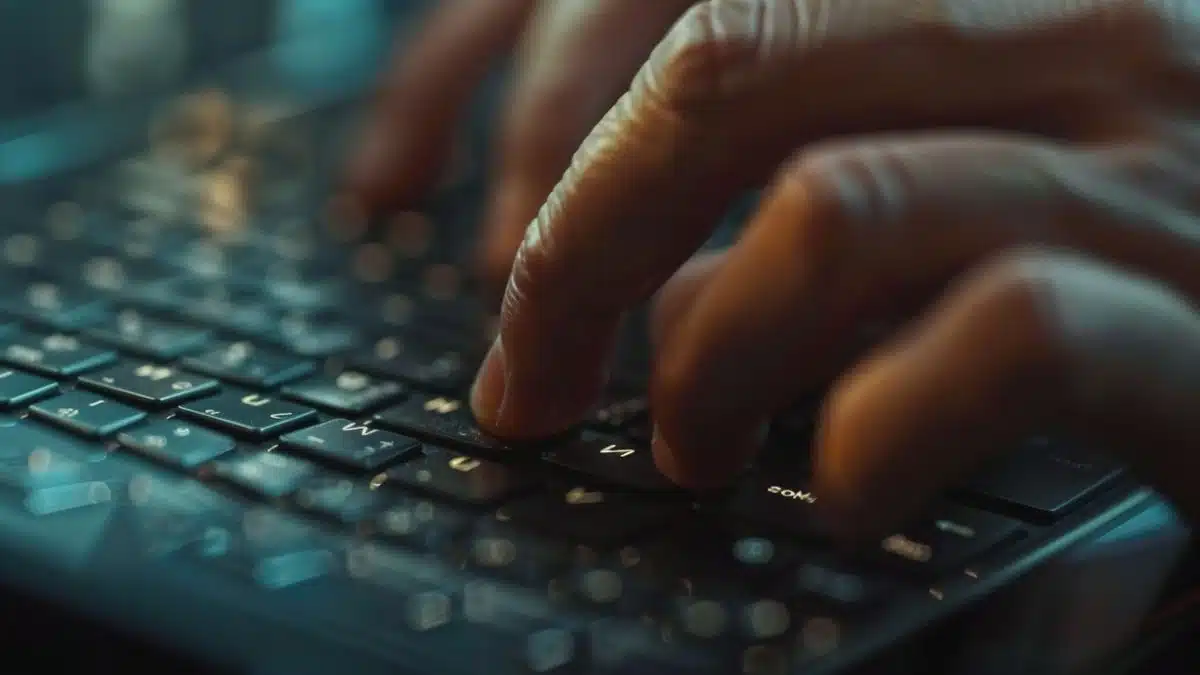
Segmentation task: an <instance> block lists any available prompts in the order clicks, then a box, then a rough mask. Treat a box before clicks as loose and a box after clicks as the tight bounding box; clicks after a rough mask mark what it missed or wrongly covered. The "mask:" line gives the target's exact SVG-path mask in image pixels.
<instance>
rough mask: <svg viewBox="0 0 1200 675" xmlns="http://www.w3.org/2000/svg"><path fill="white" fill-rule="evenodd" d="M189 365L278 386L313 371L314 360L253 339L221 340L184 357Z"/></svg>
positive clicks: (226, 377)
mask: <svg viewBox="0 0 1200 675" xmlns="http://www.w3.org/2000/svg"><path fill="white" fill-rule="evenodd" d="M183 365H184V367H186V368H190V369H192V370H196V371H199V372H201V373H204V374H206V375H212V376H213V377H219V378H221V379H223V380H229V381H231V382H237V383H239V384H244V385H247V386H251V387H267V388H269V387H274V386H276V385H280V384H283V383H285V382H289V381H291V380H295V379H298V378H300V377H303V376H305V375H307V374H309V373H310V372H312V371H313V369H314V366H313V364H312V363H311V362H308V361H302V360H300V359H296V358H294V357H291V356H288V355H287V354H283V353H281V352H276V351H273V350H270V349H263V348H261V347H256V346H255V345H253V344H251V343H249V342H217V343H214V344H213V345H211V346H210V347H209V349H207V350H205V351H203V352H200V353H199V354H196V355H195V356H188V357H185V358H184V359H183Z"/></svg>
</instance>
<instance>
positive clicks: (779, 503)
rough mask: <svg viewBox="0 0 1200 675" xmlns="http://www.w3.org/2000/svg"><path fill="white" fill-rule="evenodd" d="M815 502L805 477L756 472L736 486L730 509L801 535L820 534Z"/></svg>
mask: <svg viewBox="0 0 1200 675" xmlns="http://www.w3.org/2000/svg"><path fill="white" fill-rule="evenodd" d="M816 503H817V497H816V495H814V494H813V492H812V490H811V489H810V488H809V481H808V479H807V478H803V477H797V476H795V475H791V474H787V473H780V474H778V475H766V474H762V473H758V474H755V475H752V476H750V477H749V478H748V480H746V481H745V482H744V483H743V484H742V485H740V486H739V487H738V488H737V492H736V494H735V495H734V497H733V500H732V502H731V503H730V509H731V510H732V512H733V513H734V515H736V516H738V517H740V518H744V519H746V520H749V521H751V522H755V523H762V524H765V525H769V526H771V527H773V528H776V529H779V530H782V531H784V532H788V533H790V534H793V535H796V536H800V537H813V536H818V537H820V536H823V535H824V534H825V528H824V527H823V526H822V525H821V523H820V522H819V521H818V519H817V514H816V508H815V506H816Z"/></svg>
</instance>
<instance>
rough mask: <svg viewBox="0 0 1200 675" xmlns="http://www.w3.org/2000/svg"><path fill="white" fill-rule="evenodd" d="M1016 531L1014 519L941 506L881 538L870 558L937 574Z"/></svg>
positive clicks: (919, 573) (1013, 535)
mask: <svg viewBox="0 0 1200 675" xmlns="http://www.w3.org/2000/svg"><path fill="white" fill-rule="evenodd" d="M1020 532H1021V529H1020V525H1019V524H1018V523H1017V522H1016V521H1014V520H1009V519H1008V518H1004V517H1002V516H997V515H993V514H990V513H985V512H983V511H976V510H974V509H967V508H962V507H956V506H942V507H939V508H937V509H935V510H933V511H932V514H931V515H929V516H926V517H924V518H922V519H921V520H919V521H918V522H916V523H914V524H913V525H912V526H911V527H908V528H904V529H903V530H902V531H901V532H898V533H896V534H893V535H891V536H888V537H885V538H884V539H883V540H882V541H881V542H880V543H879V546H878V548H876V550H875V551H874V554H873V555H872V556H871V557H872V558H873V559H874V560H875V561H876V562H879V563H882V564H883V565H885V566H887V567H889V568H895V569H899V570H902V571H905V572H909V573H912V574H914V575H917V576H921V577H928V576H937V575H941V574H945V573H947V572H951V571H954V570H956V569H959V568H962V567H963V566H964V565H966V564H968V563H969V562H971V561H973V560H975V559H977V558H979V557H980V556H982V555H984V554H985V553H987V552H989V551H991V550H993V549H995V548H996V547H997V546H999V545H1001V544H1003V543H1004V542H1005V541H1008V540H1011V539H1014V538H1016V537H1017V536H1018V535H1019V534H1020Z"/></svg>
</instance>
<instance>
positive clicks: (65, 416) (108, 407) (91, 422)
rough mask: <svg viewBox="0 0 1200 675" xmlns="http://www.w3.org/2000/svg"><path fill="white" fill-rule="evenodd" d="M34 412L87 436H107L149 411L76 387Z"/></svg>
mask: <svg viewBox="0 0 1200 675" xmlns="http://www.w3.org/2000/svg"><path fill="white" fill-rule="evenodd" d="M29 412H31V413H32V414H34V415H36V416H38V417H40V418H42V419H44V420H46V421H47V422H51V423H53V424H57V425H59V426H62V427H66V428H67V429H70V430H71V431H75V432H78V433H80V434H83V435H85V436H92V437H95V438H103V437H105V436H108V435H110V434H113V433H116V432H118V431H120V430H121V429H124V428H125V427H127V426H130V425H132V424H135V423H137V422H140V421H142V419H143V418H144V417H146V413H144V412H142V411H140V410H137V409H135V408H130V407H129V406H127V405H123V404H121V403H117V402H116V401H113V400H111V399H107V398H104V397H102V396H97V395H96V394H92V393H90V392H86V391H81V390H76V391H69V392H67V393H65V394H62V395H61V396H55V397H54V398H52V399H50V400H47V401H42V402H41V403H37V404H35V405H33V406H32V407H30V408H29Z"/></svg>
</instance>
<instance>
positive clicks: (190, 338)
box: [85, 309, 211, 361]
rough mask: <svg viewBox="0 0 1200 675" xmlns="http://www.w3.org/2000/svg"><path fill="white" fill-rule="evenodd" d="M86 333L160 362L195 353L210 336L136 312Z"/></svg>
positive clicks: (111, 316)
mask: <svg viewBox="0 0 1200 675" xmlns="http://www.w3.org/2000/svg"><path fill="white" fill-rule="evenodd" d="M85 333H86V335H87V336H88V337H90V338H93V339H95V340H97V341H99V342H103V343H105V344H110V345H113V346H115V347H117V348H118V349H122V350H125V351H128V352H132V353H134V354H138V355H140V356H144V357H147V358H151V359H156V360H160V361H173V360H175V359H177V358H179V357H180V356H183V355H184V354H187V353H189V352H192V351H195V350H197V349H199V348H201V347H203V346H204V344H205V343H206V342H207V341H208V339H209V337H210V336H211V332H210V331H208V330H205V329H202V328H196V327H194V326H188V325H185V324H182V323H178V322H174V321H167V320H164V319H158V318H155V317H152V316H146V315H145V314H143V313H142V312H139V311H137V310H135V309H123V310H121V311H120V312H117V313H115V314H109V315H107V316H105V317H103V318H102V319H101V320H100V321H99V322H98V323H97V324H96V325H94V326H92V327H91V328H89V329H87V331H85Z"/></svg>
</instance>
